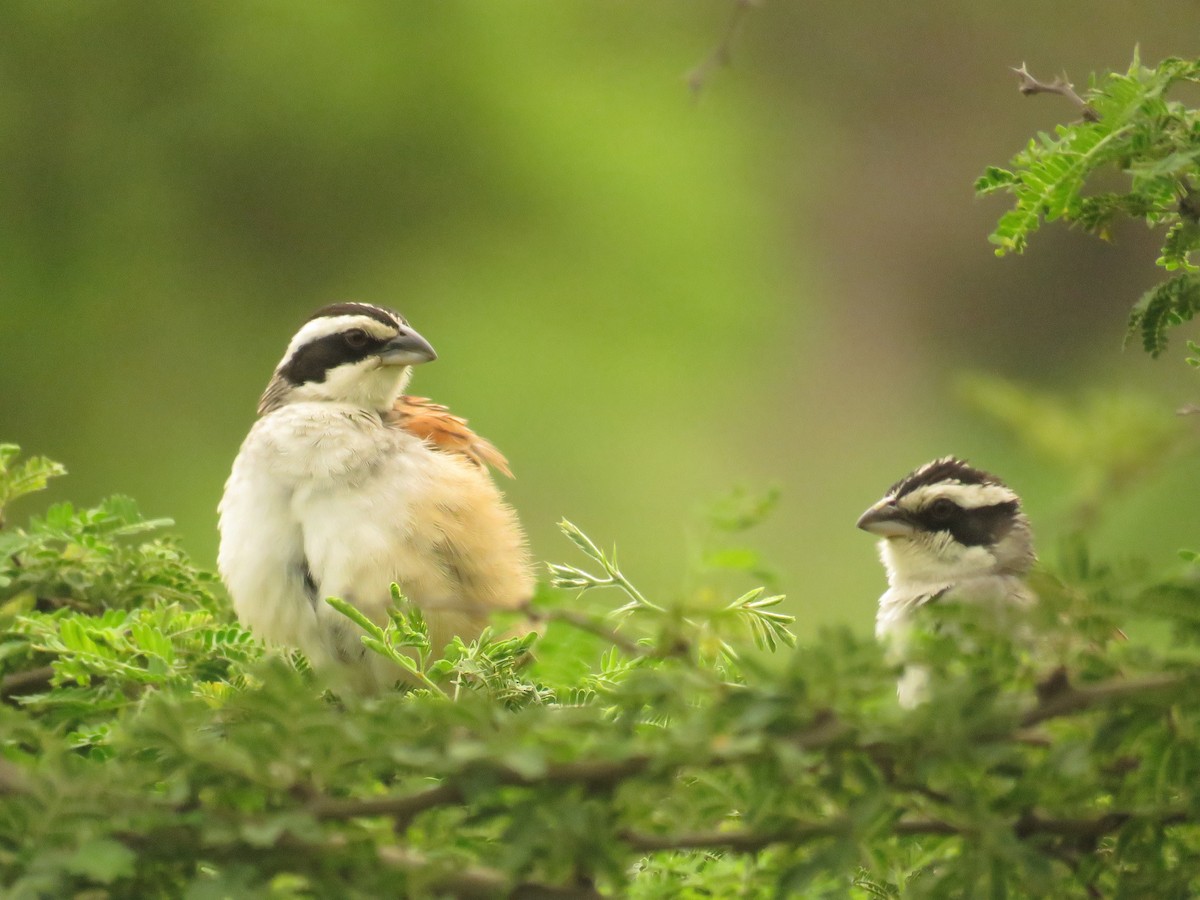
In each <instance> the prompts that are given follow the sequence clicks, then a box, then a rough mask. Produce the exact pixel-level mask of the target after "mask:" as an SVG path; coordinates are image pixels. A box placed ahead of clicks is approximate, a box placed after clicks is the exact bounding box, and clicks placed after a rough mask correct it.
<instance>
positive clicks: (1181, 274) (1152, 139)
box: [975, 52, 1200, 356]
mask: <svg viewBox="0 0 1200 900" xmlns="http://www.w3.org/2000/svg"><path fill="white" fill-rule="evenodd" d="M1019 74H1020V75H1021V76H1022V91H1023V92H1024V93H1027V94H1033V93H1061V94H1064V95H1065V96H1068V97H1070V98H1072V99H1074V100H1076V101H1077V102H1078V103H1079V104H1080V109H1079V110H1078V111H1079V112H1080V113H1081V118H1080V119H1079V120H1078V121H1075V122H1071V123H1069V124H1065V125H1058V126H1056V127H1055V129H1054V132H1053V134H1050V133H1047V132H1039V133H1038V134H1037V135H1036V137H1034V138H1032V139H1031V140H1030V141H1029V143H1028V145H1027V146H1026V147H1025V148H1024V149H1023V150H1021V151H1020V152H1018V153H1017V154H1016V155H1015V156H1014V157H1013V160H1012V162H1011V164H1010V166H1011V167H1010V168H1001V167H998V166H989V167H988V168H987V170H986V171H985V172H984V174H983V175H982V176H981V177H980V178H979V179H978V180H977V181H976V182H975V190H976V192H977V193H978V194H981V195H983V194H991V193H996V192H1004V193H1007V194H1010V195H1011V196H1012V198H1013V208H1012V209H1010V210H1009V211H1008V212H1006V213H1005V214H1004V215H1002V216H1001V217H1000V220H999V222H998V223H997V225H996V228H995V230H994V231H993V232H992V234H991V237H990V239H991V241H992V242H993V243H995V244H996V245H997V247H996V254H997V255H999V256H1003V255H1004V254H1006V253H1009V252H1014V253H1021V252H1023V251H1024V250H1025V247H1026V245H1027V243H1028V240H1029V237H1030V235H1032V234H1033V233H1034V232H1035V231H1037V230H1038V228H1040V227H1041V224H1042V222H1043V221H1054V220H1056V219H1062V220H1063V221H1065V222H1068V223H1070V224H1072V225H1078V226H1079V227H1080V228H1082V229H1083V230H1085V231H1088V232H1091V233H1092V234H1095V235H1097V236H1099V237H1102V238H1107V237H1108V236H1109V234H1110V232H1111V229H1112V227H1113V225H1114V223H1115V222H1117V221H1118V220H1121V219H1125V218H1131V219H1135V220H1138V221H1142V222H1144V223H1145V224H1146V225H1148V226H1150V227H1151V228H1155V229H1161V230H1162V232H1163V239H1162V240H1163V243H1162V250H1161V252H1160V254H1159V257H1158V259H1157V260H1156V262H1157V264H1158V265H1159V266H1161V267H1162V268H1163V269H1165V270H1166V271H1167V272H1170V273H1174V274H1173V275H1172V276H1171V277H1170V278H1168V279H1166V280H1165V281H1163V282H1161V283H1160V284H1158V285H1157V286H1155V287H1154V288H1152V289H1151V290H1149V291H1147V292H1146V294H1144V295H1143V296H1142V298H1141V299H1140V300H1139V301H1138V302H1137V303H1136V304H1135V305H1134V307H1133V310H1132V312H1131V313H1130V317H1129V331H1128V334H1129V337H1130V338H1135V339H1137V340H1139V341H1140V342H1141V344H1142V346H1143V347H1144V348H1145V350H1146V352H1147V353H1149V354H1151V355H1152V356H1158V355H1159V354H1161V353H1162V352H1163V351H1164V350H1165V349H1166V347H1167V332H1168V330H1169V329H1170V328H1172V327H1174V326H1177V325H1180V324H1182V323H1184V322H1187V321H1190V320H1191V319H1192V318H1193V317H1194V316H1195V315H1196V314H1197V313H1198V312H1200V278H1198V273H1200V267H1197V265H1196V264H1195V263H1194V262H1193V260H1192V257H1193V255H1194V254H1195V253H1196V251H1197V250H1200V193H1198V190H1200V189H1198V188H1197V185H1196V178H1197V175H1198V174H1200V110H1197V109H1195V108H1193V107H1190V106H1188V105H1186V104H1185V103H1183V102H1182V101H1180V100H1178V99H1175V98H1174V97H1172V96H1170V95H1171V93H1172V91H1175V90H1176V89H1178V88H1179V87H1180V86H1181V85H1186V84H1195V83H1197V82H1200V60H1194V59H1179V58H1169V59H1165V60H1163V61H1162V62H1160V63H1159V64H1158V65H1157V66H1155V67H1153V68H1150V67H1146V66H1143V65H1142V63H1141V60H1140V59H1139V58H1138V55H1137V53H1136V52H1135V54H1134V58H1133V62H1132V63H1131V64H1130V66H1129V69H1128V70H1127V71H1125V72H1110V73H1107V74H1105V75H1103V76H1095V75H1093V76H1092V77H1091V78H1090V79H1089V87H1088V90H1087V91H1086V92H1085V93H1084V94H1083V95H1082V96H1080V95H1076V94H1075V93H1074V92H1073V91H1072V90H1071V88H1070V85H1068V84H1067V83H1066V82H1065V79H1058V80H1056V81H1055V82H1052V83H1050V84H1044V83H1041V82H1038V81H1036V79H1033V78H1032V76H1030V75H1029V74H1028V72H1026V71H1025V69H1024V67H1022V68H1021V69H1020V70H1019ZM1112 171H1115V172H1117V173H1120V175H1121V176H1123V182H1124V187H1125V189H1124V190H1109V189H1107V188H1108V186H1109V185H1108V183H1107V182H1106V181H1105V179H1104V173H1105V172H1112ZM1097 184H1099V185H1100V186H1101V189H1097V187H1096V185H1097Z"/></svg>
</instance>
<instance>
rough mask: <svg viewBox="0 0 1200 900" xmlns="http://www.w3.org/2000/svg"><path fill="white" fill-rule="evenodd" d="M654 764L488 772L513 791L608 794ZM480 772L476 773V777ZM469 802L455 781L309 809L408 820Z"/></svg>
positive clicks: (322, 802)
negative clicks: (574, 789) (565, 788)
mask: <svg viewBox="0 0 1200 900" xmlns="http://www.w3.org/2000/svg"><path fill="white" fill-rule="evenodd" d="M651 762H652V760H651V758H650V757H649V756H629V757H626V758H625V759H619V760H579V761H577V762H569V763H559V764H557V765H552V766H548V767H547V768H546V771H545V772H543V773H542V774H541V775H526V774H524V773H522V772H518V771H516V770H515V769H510V768H505V767H495V768H489V769H487V770H486V771H487V772H488V774H490V775H491V777H492V778H493V779H494V780H495V781H496V782H497V783H498V784H502V785H509V786H513V787H536V786H538V785H568V784H582V785H586V786H588V787H590V788H593V789H603V790H607V789H609V788H611V787H612V786H613V785H615V784H618V783H620V782H621V781H624V780H625V779H626V778H629V777H631V776H633V775H638V774H640V773H642V772H643V771H645V770H646V769H647V768H649V766H650V763H651ZM480 771H481V770H480V769H479V768H473V769H472V772H473V773H479V772H480ZM463 774H465V773H463ZM465 802H466V795H465V793H464V791H463V789H462V788H461V787H460V786H459V785H458V784H456V783H455V782H454V781H446V782H443V783H442V784H439V785H437V786H436V787H431V788H426V789H425V790H422V791H416V792H414V793H411V794H400V795H398V796H392V797H365V798H361V799H341V798H331V797H323V798H318V799H317V800H314V801H313V802H311V803H310V804H309V805H308V811H309V812H310V813H312V814H313V815H314V816H316V817H317V818H319V819H353V818H358V817H360V816H392V817H393V818H396V819H400V820H406V819H409V818H411V817H412V816H414V815H416V814H417V813H420V812H424V811H425V810H427V809H434V808H435V807H439V806H453V805H457V804H461V803H465Z"/></svg>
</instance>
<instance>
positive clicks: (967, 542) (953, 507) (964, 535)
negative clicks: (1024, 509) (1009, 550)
mask: <svg viewBox="0 0 1200 900" xmlns="http://www.w3.org/2000/svg"><path fill="white" fill-rule="evenodd" d="M942 500H945V501H946V503H947V504H948V506H944V507H939V504H940V503H941V502H942ZM1016 516H1017V504H1016V502H1010V503H997V504H995V505H993V506H977V507H971V508H969V509H964V508H962V507H961V506H959V505H958V504H956V503H955V502H954V501H953V500H949V499H947V498H944V497H943V498H940V499H938V500H935V501H934V502H933V503H931V504H929V506H927V507H925V509H923V510H921V511H920V512H919V513H917V514H916V515H915V516H914V517H913V518H914V520H915V522H916V524H917V525H918V527H920V528H922V529H923V530H925V531H948V532H950V534H951V535H952V536H953V537H954V539H955V540H956V541H958V542H959V543H960V544H963V545H964V546H967V547H977V546H980V545H983V544H994V543H996V542H997V541H998V540H1000V538H1002V537H1004V535H1005V534H1006V533H1007V532H1008V530H1009V529H1010V528H1012V525H1013V522H1014V520H1015V519H1016Z"/></svg>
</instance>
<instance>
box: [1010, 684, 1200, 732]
mask: <svg viewBox="0 0 1200 900" xmlns="http://www.w3.org/2000/svg"><path fill="white" fill-rule="evenodd" d="M1195 682H1196V678H1195V677H1187V676H1184V675H1148V676H1146V677H1145V678H1129V679H1125V678H1113V679H1111V680H1109V681H1101V682H1098V683H1096V684H1088V685H1084V686H1083V687H1074V686H1072V685H1070V684H1064V685H1063V686H1062V687H1061V688H1059V689H1058V690H1056V691H1054V692H1052V693H1049V694H1046V695H1045V696H1043V697H1042V698H1041V699H1040V700H1039V701H1038V704H1037V706H1035V707H1034V708H1033V709H1031V710H1029V711H1028V712H1026V713H1025V714H1024V715H1023V716H1021V720H1020V726H1021V727H1022V728H1031V727H1033V726H1034V725H1038V724H1040V723H1042V722H1045V721H1047V720H1049V719H1058V718H1061V717H1063V716H1069V715H1072V714H1074V713H1077V712H1084V711H1085V710H1089V709H1095V708H1097V707H1101V706H1108V705H1109V704H1111V703H1115V702H1119V701H1122V700H1136V699H1140V698H1143V697H1146V698H1157V697H1160V696H1167V697H1169V696H1172V695H1174V694H1176V693H1178V692H1179V691H1180V690H1182V689H1183V688H1186V687H1192V686H1194V684H1195Z"/></svg>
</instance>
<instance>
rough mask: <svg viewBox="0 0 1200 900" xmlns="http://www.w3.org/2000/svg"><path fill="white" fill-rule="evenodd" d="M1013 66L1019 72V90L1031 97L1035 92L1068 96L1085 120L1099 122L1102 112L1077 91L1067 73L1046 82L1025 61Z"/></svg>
mask: <svg viewBox="0 0 1200 900" xmlns="http://www.w3.org/2000/svg"><path fill="white" fill-rule="evenodd" d="M1010 68H1012V71H1014V72H1016V73H1017V77H1018V78H1019V79H1020V81H1019V83H1018V84H1017V90H1019V91H1020V92H1021V93H1022V94H1023V95H1024V96H1026V97H1031V96H1033V95H1034V94H1058V95H1059V96H1060V97H1066V98H1067V99H1068V100H1070V101H1071V102H1072V103H1074V104H1075V105H1076V106H1078V107H1079V111H1080V113H1081V114H1082V115H1083V118H1084V120H1085V121H1088V122H1099V121H1100V114H1099V113H1097V112H1096V110H1094V109H1093V108H1092V106H1091V104H1089V103H1088V102H1087V101H1086V100H1084V99H1083V98H1082V97H1080V96H1079V95H1078V94H1077V93H1075V86H1074V85H1073V84H1071V82H1069V81H1067V78H1066V76H1065V75H1056V76H1055V78H1054V80H1053V81H1050V82H1045V81H1038V80H1037V79H1036V78H1034V77H1033V76H1032V75H1030V74H1029V69H1027V68H1026V67H1025V63H1021V67H1020V68H1019V69H1018V68H1015V67H1010Z"/></svg>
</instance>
